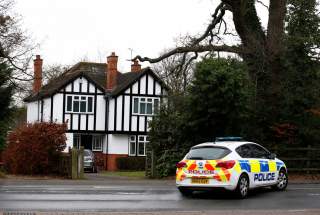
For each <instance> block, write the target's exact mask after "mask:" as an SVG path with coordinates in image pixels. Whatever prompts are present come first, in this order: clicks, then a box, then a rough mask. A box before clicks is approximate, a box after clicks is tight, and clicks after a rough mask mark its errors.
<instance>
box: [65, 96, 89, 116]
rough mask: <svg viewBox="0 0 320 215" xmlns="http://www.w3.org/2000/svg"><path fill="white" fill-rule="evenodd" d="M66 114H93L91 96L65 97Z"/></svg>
mask: <svg viewBox="0 0 320 215" xmlns="http://www.w3.org/2000/svg"><path fill="white" fill-rule="evenodd" d="M66 112H67V113H93V96H78V95H70V96H67V106H66Z"/></svg>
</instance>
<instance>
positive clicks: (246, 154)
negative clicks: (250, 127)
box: [236, 144, 252, 158]
mask: <svg viewBox="0 0 320 215" xmlns="http://www.w3.org/2000/svg"><path fill="white" fill-rule="evenodd" d="M236 152H237V153H238V154H239V155H240V156H241V157H242V158H251V157H252V151H251V147H250V145H249V144H245V145H242V146H239V147H238V148H237V149H236Z"/></svg>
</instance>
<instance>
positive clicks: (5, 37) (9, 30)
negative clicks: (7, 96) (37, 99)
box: [0, 0, 35, 91]
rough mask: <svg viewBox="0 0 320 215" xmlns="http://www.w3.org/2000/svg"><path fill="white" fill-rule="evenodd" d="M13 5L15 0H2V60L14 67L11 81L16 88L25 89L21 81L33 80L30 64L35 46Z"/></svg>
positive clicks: (0, 13) (0, 27)
mask: <svg viewBox="0 0 320 215" xmlns="http://www.w3.org/2000/svg"><path fill="white" fill-rule="evenodd" d="M13 7H14V0H0V62H1V63H6V64H7V65H9V66H10V67H11V68H12V69H13V72H12V73H11V77H10V82H11V84H13V85H14V86H15V88H16V90H22V91H23V90H24V88H23V87H21V86H20V83H21V82H23V81H25V82H26V81H30V80H33V75H32V73H30V72H29V70H28V66H29V63H30V61H31V59H32V57H33V56H32V51H33V50H34V48H35V46H33V45H31V39H30V36H29V35H27V33H26V32H25V31H24V30H23V29H22V28H21V25H20V18H19V16H18V15H17V14H14V12H13Z"/></svg>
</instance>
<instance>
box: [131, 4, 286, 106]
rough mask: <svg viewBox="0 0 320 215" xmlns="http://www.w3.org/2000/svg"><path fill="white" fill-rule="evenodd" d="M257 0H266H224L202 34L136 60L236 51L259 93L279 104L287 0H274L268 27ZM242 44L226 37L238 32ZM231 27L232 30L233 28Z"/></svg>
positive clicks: (159, 59) (155, 60)
mask: <svg viewBox="0 0 320 215" xmlns="http://www.w3.org/2000/svg"><path fill="white" fill-rule="evenodd" d="M256 4H263V5H264V6H267V5H266V3H264V1H263V0H241V1H240V0H220V4H219V5H218V6H217V7H216V8H215V9H214V12H213V15H212V19H211V22H210V24H209V25H208V26H207V28H206V29H205V31H204V32H203V33H202V34H200V36H194V37H189V39H188V42H186V43H185V44H183V45H181V46H179V45H178V46H177V47H176V48H174V49H172V50H170V51H168V52H166V53H164V54H162V55H160V56H159V57H156V58H150V57H142V56H140V55H138V56H136V57H135V58H134V59H133V60H136V59H138V60H140V61H142V62H144V61H148V62H150V63H156V62H159V61H161V60H164V59H166V58H168V57H170V56H172V55H175V54H184V53H194V56H195V57H196V56H197V54H198V53H208V52H227V53H235V54H237V55H239V56H241V58H242V59H243V60H244V61H245V62H246V63H247V65H248V68H249V74H250V77H251V78H252V80H253V81H254V82H255V83H256V87H257V93H258V95H259V96H258V97H259V98H263V101H268V103H269V104H271V105H272V106H273V107H276V106H277V95H278V94H279V90H280V88H279V80H280V79H279V73H280V72H281V64H280V61H281V54H282V51H283V50H284V42H283V41H284V18H285V15H286V6H287V0H270V2H269V5H268V6H267V7H268V11H269V19H268V25H267V29H266V30H265V29H264V28H263V26H262V24H261V22H260V18H259V16H258V14H257V10H256ZM227 13H229V14H230V15H232V22H227V21H226V20H225V18H226V16H225V14H227ZM233 27H234V29H235V33H236V35H237V37H238V38H239V39H240V43H238V44H231V45H230V44H227V43H226V42H225V41H224V38H225V37H227V36H228V35H229V36H230V35H234V32H232V29H233ZM229 29H230V30H231V31H230V30H229Z"/></svg>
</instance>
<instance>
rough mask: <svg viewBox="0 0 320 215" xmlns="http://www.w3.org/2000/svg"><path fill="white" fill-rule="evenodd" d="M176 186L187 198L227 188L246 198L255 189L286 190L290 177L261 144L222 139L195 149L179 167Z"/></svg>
mask: <svg viewBox="0 0 320 215" xmlns="http://www.w3.org/2000/svg"><path fill="white" fill-rule="evenodd" d="M176 185H177V187H178V189H179V191H180V192H181V193H182V194H183V195H190V194H192V192H193V191H196V190H207V189H213V188H225V189H227V190H233V191H235V193H236V194H237V196H238V197H240V198H245V197H246V196H247V195H248V191H249V189H252V188H257V187H263V186H272V187H273V188H274V189H275V190H280V191H282V190H285V189H286V187H287V185H288V175H287V168H286V166H285V164H284V162H283V161H281V160H279V159H277V158H276V156H275V154H272V153H270V152H269V151H268V150H267V149H265V148H264V147H262V146H260V145H259V144H256V143H253V142H247V141H242V140H240V138H218V141H215V142H208V143H202V144H199V145H196V146H193V147H192V148H191V149H190V151H189V152H188V153H187V155H186V156H185V157H184V158H183V160H182V161H180V162H179V163H177V171H176Z"/></svg>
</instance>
